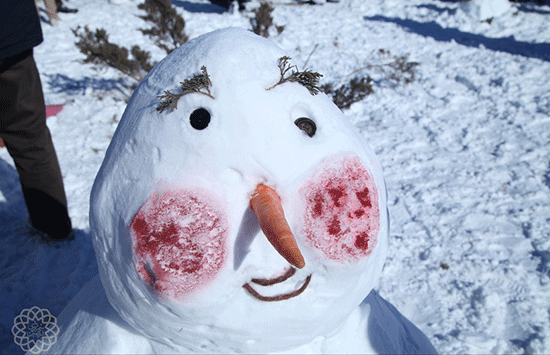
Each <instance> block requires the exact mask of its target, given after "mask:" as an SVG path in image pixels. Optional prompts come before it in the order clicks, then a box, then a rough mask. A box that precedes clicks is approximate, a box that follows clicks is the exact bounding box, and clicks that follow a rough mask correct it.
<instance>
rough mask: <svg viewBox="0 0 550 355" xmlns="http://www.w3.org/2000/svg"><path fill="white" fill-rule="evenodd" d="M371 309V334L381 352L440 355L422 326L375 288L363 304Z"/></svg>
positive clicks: (370, 336) (371, 340) (374, 345)
mask: <svg viewBox="0 0 550 355" xmlns="http://www.w3.org/2000/svg"><path fill="white" fill-rule="evenodd" d="M360 307H361V309H362V310H363V312H365V311H366V312H368V322H367V336H368V339H369V342H370V344H371V346H372V348H373V349H374V350H375V351H376V352H377V353H379V354H437V351H436V350H435V348H434V347H433V345H432V343H431V342H430V340H428V338H427V337H426V335H425V334H424V333H422V331H420V329H418V328H417V327H416V326H415V325H414V324H413V323H412V322H411V321H409V320H408V319H407V318H405V316H403V315H402V314H401V313H400V312H399V311H398V310H397V309H396V308H395V307H394V306H393V305H392V304H391V303H389V302H388V301H386V300H385V299H384V298H382V296H380V295H379V294H378V292H376V291H375V290H372V291H371V293H370V294H369V295H368V297H367V298H365V300H364V301H363V303H362V304H361V306H360Z"/></svg>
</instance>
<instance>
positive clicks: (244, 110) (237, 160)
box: [52, 29, 433, 353]
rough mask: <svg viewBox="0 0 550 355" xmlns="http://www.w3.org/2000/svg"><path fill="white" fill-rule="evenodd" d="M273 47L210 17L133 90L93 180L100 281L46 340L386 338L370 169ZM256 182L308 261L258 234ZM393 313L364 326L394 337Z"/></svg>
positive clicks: (169, 343)
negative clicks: (206, 26) (292, 259)
mask: <svg viewBox="0 0 550 355" xmlns="http://www.w3.org/2000/svg"><path fill="white" fill-rule="evenodd" d="M283 58H285V57H284V53H283V52H282V51H281V49H280V48H278V47H277V46H275V45H274V44H272V43H271V42H270V41H268V40H266V39H264V38H261V37H258V36H256V35H254V34H252V33H250V32H247V31H244V30H240V29H225V30H220V31H216V32H213V33H210V34H207V35H204V36H201V37H199V38H197V39H195V40H193V41H190V42H188V43H187V44H185V45H184V46H182V47H180V48H179V49H178V50H176V51H174V52H173V53H172V54H171V55H169V56H168V57H167V58H165V59H164V60H163V61H162V62H161V63H159V64H158V65H157V66H156V67H155V68H154V69H153V70H152V71H151V73H149V75H148V76H147V77H146V78H145V79H144V81H143V82H142V83H141V84H140V86H139V87H138V88H137V89H136V91H135V93H134V95H133V96H132V99H131V100H130V102H129V104H128V107H127V109H126V111H125V113H124V116H123V118H122V120H121V122H120V124H119V127H118V128H117V131H116V133H115V135H114V137H113V141H112V143H111V145H110V147H109V149H108V151H107V154H106V158H105V160H104V162H103V165H102V167H101V169H100V172H99V173H98V176H97V178H96V181H95V183H94V187H93V189H92V197H91V206H90V223H91V227H92V231H93V238H94V248H95V250H96V256H97V259H98V266H99V271H100V277H101V284H102V286H103V287H102V288H101V287H98V285H99V281H98V280H95V281H94V280H93V281H92V282H91V283H90V284H88V286H86V289H87V290H88V291H83V292H81V296H80V298H79V297H77V298H76V299H75V301H74V302H73V303H72V305H69V306H68V307H67V310H66V311H64V315H63V317H60V318H63V319H64V320H63V322H65V325H63V326H62V328H63V327H64V328H65V329H66V330H65V333H64V334H63V335H62V337H61V338H60V340H59V341H58V343H57V344H55V345H54V348H52V351H54V350H55V351H57V352H64V351H68V350H71V351H72V352H78V349H83V351H85V350H86V348H87V352H90V351H92V349H93V350H94V351H98V352H104V353H108V352H118V353H120V352H128V353H135V352H145V353H150V352H155V353H162V352H167V353H170V352H172V353H173V352H186V353H189V352H197V353H204V352H207V353H239V352H245V353H268V352H270V353H275V352H293V351H294V352H342V351H344V352H351V353H354V352H356V353H371V352H384V351H387V350H388V348H387V347H386V349H384V347H383V346H380V344H379V343H376V342H375V343H374V345H373V342H372V341H371V338H372V337H369V335H368V334H369V331H368V329H369V328H370V327H371V325H372V324H378V323H376V320H375V319H373V318H372V314H379V313H380V312H379V310H380V309H382V308H384V307H381V306H380V305H381V304H383V305H385V303H384V302H385V301H383V300H382V299H381V298H380V297H379V296H378V295H377V294H376V293H375V292H373V293H371V291H372V289H373V287H374V286H375V285H376V283H377V281H378V276H379V275H380V273H381V270H382V267H383V263H384V259H385V255H386V250H387V237H388V235H387V234H388V219H387V211H386V194H385V186H384V181H383V177H382V171H381V168H380V166H379V164H378V161H377V159H376V157H375V155H374V153H373V152H372V150H371V149H370V148H369V147H368V145H367V144H366V143H365V142H364V140H363V138H362V137H361V136H360V135H359V134H357V133H356V132H355V130H354V129H353V127H352V126H351V125H350V124H349V123H348V122H347V121H346V120H345V119H344V117H343V115H342V113H341V112H340V110H339V109H338V108H337V107H336V106H335V105H334V104H333V103H332V102H331V101H330V99H329V98H327V97H326V96H325V95H324V94H321V93H319V94H316V95H314V94H315V92H312V90H310V89H311V88H310V87H305V86H304V85H302V84H304V83H303V82H302V83H301V82H300V80H298V81H292V80H285V79H287V78H288V75H289V73H292V71H290V70H289V71H284V70H283V68H284V66H283V63H284V59H283ZM201 72H202V74H201ZM201 75H202V76H201ZM195 79H196V80H195ZM185 82H187V83H188V84H189V83H195V84H196V83H202V84H201V85H202V86H201V85H198V86H196V88H194V89H192V90H188V91H185V90H186V88H188V86H185V85H182V84H181V83H185ZM178 90H179V91H178ZM167 91H168V92H167ZM163 93H164V96H163V98H164V99H165V100H166V101H165V103H168V101H170V100H171V101H170V102H169V105H168V104H166V105H165V107H164V109H162V107H161V106H159V101H160V100H159V96H160V95H163ZM167 98H169V99H170V100H168V99H167ZM304 119H305V120H306V122H309V123H310V124H311V122H313V124H314V126H315V130H314V134H311V131H308V132H307V133H308V134H306V132H305V130H304V129H303V127H299V125H298V122H303V120H304ZM309 128H311V126H309ZM260 185H262V186H268V187H269V189H271V190H272V191H275V193H276V195H277V196H278V198H279V199H280V205H281V207H282V209H283V210H284V215H285V216H286V221H287V224H288V226H289V227H290V229H291V230H292V232H293V234H294V237H295V241H296V243H297V246H298V247H299V249H300V251H301V254H302V255H303V259H304V260H305V266H304V265H299V266H298V267H294V266H293V265H291V264H289V261H287V260H288V258H287V257H286V256H285V254H284V253H280V252H277V251H276V250H275V248H274V247H273V245H272V243H271V244H270V241H268V239H267V238H266V236H265V235H266V234H268V232H267V231H266V230H264V229H262V228H263V227H261V226H260V223H258V220H257V219H256V215H255V213H256V210H254V211H253V210H252V209H251V202H250V201H251V196H254V191H255V189H256V188H257V187H258V186H260ZM92 290H95V291H94V292H96V297H94V299H95V300H96V304H97V302H99V303H101V304H104V305H106V306H105V307H103V309H105V311H104V312H105V314H102V315H98V313H100V312H98V311H97V310H96V311H93V309H94V300H93V299H90V298H89V297H88V296H86V294H89V293H90V292H92ZM369 293H370V296H369V298H366V297H367V295H369ZM97 300H108V302H103V301H97ZM373 305H374V306H373ZM373 307H374V309H375V310H377V311H373ZM95 308H97V307H95ZM389 313H392V312H389ZM394 315H395V316H394V318H392V319H395V322H394V323H393V325H390V323H391V322H389V321H388V322H386V326H384V327H378V328H377V329H385V331H387V332H389V333H388V334H392V335H391V336H390V335H388V336H386V337H385V339H388V340H390V341H395V342H397V343H399V342H400V341H401V340H399V337H400V336H402V335H403V334H404V333H400V332H398V331H392V330H391V329H397V328H398V327H397V328H396V325H397V324H404V323H406V322H404V318H403V317H402V316H400V315H399V313H398V312H396V313H395V312H394ZM390 318H391V317H390ZM373 322H374V323H373ZM75 324H81V325H83V324H85V325H86V327H87V328H86V327H84V328H86V329H87V330H78V329H76V327H75ZM388 325H390V326H388ZM407 326H409V325H408V323H407ZM410 326H411V327H412V328H411V329H413V328H414V329H416V328H415V327H414V326H413V325H412V324H410ZM372 327H373V329H374V328H376V327H375V326H372ZM80 328H82V329H84V328H83V327H80ZM388 329H390V330H388ZM407 329H408V328H407ZM416 331H417V330H416ZM378 332H380V330H378ZM407 332H408V330H407ZM407 332H406V333H407ZM417 332H418V331H417ZM86 333H87V334H88V335H86ZM408 333H410V332H408ZM413 333H414V332H413ZM418 333H419V332H418ZM109 334H110V335H109ZM380 334H382V333H380ZM419 334H420V335H421V333H419ZM102 337H103V338H104V339H105V338H109V337H112V339H111V341H103V342H98V341H96V340H98V339H101V338H102ZM392 337H393V338H392ZM422 337H423V335H422V336H419V338H418V339H421V340H419V342H420V343H422V344H424V343H425V344H428V345H429V342H428V341H427V339H425V337H424V338H422ZM392 339H393V340H392ZM68 343H79V344H80V345H77V346H76V345H73V347H72V348H71V347H70V346H69V345H67V344H68ZM109 344H111V345H109ZM113 344H114V345H113ZM426 346H427V345H426ZM121 347H122V348H121ZM420 347H422V346H420ZM430 347H431V345H430ZM412 348H414V347H412ZM396 349H397V350H398V348H393V350H396ZM426 349H427V348H424V349H422V350H423V352H426V351H427V350H426ZM432 350H433V348H429V352H431V351H432ZM94 351H92V352H94ZM85 352H86V351H85Z"/></svg>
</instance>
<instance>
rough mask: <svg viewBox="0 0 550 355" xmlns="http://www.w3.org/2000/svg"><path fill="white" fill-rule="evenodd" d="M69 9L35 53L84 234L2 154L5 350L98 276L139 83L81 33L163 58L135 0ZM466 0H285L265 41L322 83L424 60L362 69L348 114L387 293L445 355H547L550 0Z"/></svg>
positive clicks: (199, 14) (209, 15) (213, 20)
mask: <svg viewBox="0 0 550 355" xmlns="http://www.w3.org/2000/svg"><path fill="white" fill-rule="evenodd" d="M492 3H494V4H497V5H498V3H499V2H498V1H492ZM66 4H67V6H71V7H75V8H78V9H79V12H78V13H77V14H61V21H60V23H59V26H58V27H51V26H49V25H48V23H47V19H46V16H45V13H44V11H43V10H41V13H42V17H43V18H44V21H43V30H44V35H45V42H44V43H43V44H42V45H40V46H39V47H37V48H36V49H35V58H36V61H37V65H38V68H39V70H40V73H41V78H42V81H43V86H44V92H45V98H46V102H47V103H49V104H58V103H65V108H64V109H63V111H61V112H60V113H59V114H58V115H57V116H54V117H51V118H49V119H48V125H49V127H50V129H51V131H52V136H53V140H54V144H55V146H56V149H57V153H58V156H59V160H60V164H61V168H62V171H63V175H64V181H65V187H66V191H67V195H68V201H69V209H70V215H71V217H72V221H73V225H74V227H75V228H76V230H77V236H76V239H75V240H74V241H72V242H69V243H61V244H59V245H57V246H53V245H48V244H44V243H41V242H39V241H38V240H37V239H36V238H35V237H31V236H30V235H29V234H28V232H27V230H26V227H25V226H26V223H27V214H26V209H25V205H24V201H23V197H22V194H21V190H20V187H19V183H18V177H17V173H16V172H15V169H14V167H13V162H12V160H11V158H10V157H9V155H8V154H7V152H6V150H5V149H2V150H0V171H1V173H2V179H1V180H0V210H1V213H0V238H1V239H2V244H1V248H2V255H3V258H2V260H1V261H0V263H1V267H2V275H3V277H2V278H1V281H0V283H1V287H0V294H1V297H2V300H3V302H2V306H1V307H2V311H1V312H0V313H1V320H2V321H1V325H2V338H1V343H0V344H1V348H2V349H4V351H5V352H7V353H20V352H21V350H20V348H19V347H18V346H17V345H16V344H15V343H14V339H13V335H12V334H11V328H12V326H13V320H14V318H15V317H16V316H17V315H19V314H20V312H21V311H22V310H23V309H28V308H31V307H33V306H38V307H40V308H45V309H48V310H49V311H50V312H51V313H52V314H53V315H55V316H57V315H59V314H60V312H61V311H62V309H63V308H64V307H65V306H66V305H67V304H68V302H69V301H70V300H71V299H72V298H73V297H74V296H75V295H76V293H77V292H78V291H79V290H80V288H81V287H82V286H83V285H84V284H85V283H86V282H87V281H89V280H91V279H92V278H93V277H94V276H95V275H97V272H98V269H97V264H96V259H95V255H94V251H93V248H92V241H91V234H90V227H89V221H88V211H89V196H90V191H91V186H92V182H93V180H94V178H95V176H96V174H97V172H98V170H99V167H100V165H101V162H102V161H103V158H104V157H105V152H106V148H107V146H108V145H109V143H110V141H111V138H112V136H113V134H114V131H115V128H116V127H117V124H118V121H119V120H120V117H121V115H122V113H123V111H124V109H125V107H126V102H125V97H126V96H127V95H128V94H129V90H128V89H127V88H126V87H127V85H126V86H125V85H124V84H125V83H131V82H130V80H129V79H125V78H123V77H122V76H121V75H120V74H119V73H118V72H116V71H115V70H113V69H105V68H95V67H94V66H92V65H84V64H82V63H81V60H82V59H83V58H84V56H83V55H82V54H81V53H80V52H79V51H78V49H77V48H76V46H75V45H74V42H75V37H74V35H73V33H72V31H71V29H74V28H76V27H77V26H85V25H87V26H89V27H90V28H91V29H95V28H105V30H106V31H107V33H109V35H110V40H111V41H113V42H115V43H117V44H119V45H123V46H126V47H128V48H130V47H131V46H133V45H139V46H140V47H142V48H143V49H146V50H149V51H151V53H152V57H153V59H154V60H155V61H160V60H161V59H162V58H163V57H164V56H165V53H164V51H162V50H160V49H159V48H158V47H156V46H155V45H154V43H153V42H152V40H151V39H149V38H148V37H145V36H143V35H142V33H141V32H140V31H139V29H141V28H147V27H148V26H149V25H148V24H147V23H146V22H144V21H143V20H141V19H140V18H139V17H137V16H138V15H140V14H143V13H142V12H141V11H140V10H138V9H137V4H138V2H137V1H130V0H129V1H126V2H120V4H117V2H112V3H109V2H107V1H103V0H88V1H84V0H71V1H69V0H67V1H66ZM173 4H174V5H175V6H176V8H177V10H178V12H179V13H180V14H181V15H182V16H183V17H184V19H185V20H186V33H187V34H188V35H189V36H190V37H191V38H195V37H198V36H199V35H202V34H204V33H207V32H210V31H213V30H216V29H220V28H225V27H229V26H233V27H241V28H245V29H249V28H251V26H250V22H249V17H251V16H252V15H251V13H249V12H244V13H238V12H223V11H222V9H221V8H219V7H216V6H213V5H210V4H209V3H208V2H207V1H199V0H187V1H173ZM257 5H258V3H257V2H252V3H251V4H249V5H248V6H249V9H251V8H253V7H255V6H257ZM462 5H463V4H460V3H459V2H456V1H442V0H441V1H437V0H434V1H428V0H409V1H397V0H380V1H372V2H371V1H369V2H366V1H363V0H340V2H339V3H325V4H323V5H302V6H297V5H294V4H293V3H292V2H291V1H277V2H274V3H273V6H274V8H275V10H274V12H273V18H274V22H275V24H277V25H284V26H285V28H284V31H283V32H282V33H281V34H277V31H275V30H273V31H272V33H271V37H270V39H271V40H273V41H274V42H275V43H276V44H278V46H279V47H281V48H283V49H284V51H285V53H289V54H290V56H291V57H292V60H293V62H294V63H297V64H298V66H299V67H301V68H302V66H304V67H308V68H311V69H313V70H315V71H318V72H321V73H322V74H323V75H324V77H323V79H322V82H327V83H328V82H332V83H336V82H346V81H348V80H349V79H350V74H351V73H353V72H355V71H357V70H358V69H361V68H365V67H366V66H367V65H368V64H371V63H372V62H374V61H376V60H379V59H378V56H377V53H378V51H379V50H380V49H385V50H388V51H390V52H391V53H392V54H395V55H399V56H401V55H404V54H410V56H409V60H411V61H415V62H418V63H420V65H419V66H417V67H416V68H415V72H416V76H415V79H414V81H413V82H412V83H410V84H408V85H404V84H399V85H397V84H395V83H394V82H392V81H389V80H387V79H386V78H385V77H384V75H382V74H380V72H377V71H375V70H367V69H364V70H360V71H359V72H358V74H359V75H361V74H365V75H366V74H369V75H371V76H373V78H374V79H375V81H374V84H375V85H374V93H373V94H372V95H370V96H368V97H366V98H365V99H364V100H362V101H360V102H358V103H355V104H353V105H352V106H351V108H350V109H348V110H346V111H344V115H345V116H346V117H347V118H348V119H349V120H350V121H351V122H352V123H353V125H355V127H356V128H357V129H359V131H360V132H362V133H363V134H364V136H365V137H368V143H369V145H370V146H371V147H373V148H374V151H375V153H376V154H377V156H378V158H379V159H380V161H381V165H382V167H383V171H384V176H385V179H386V185H387V188H388V196H389V197H388V207H389V212H390V221H391V222H390V238H389V251H388V259H387V260H386V263H385V267H384V270H383V272H382V275H381V281H380V284H379V287H378V292H379V293H380V294H381V295H382V296H383V297H384V298H386V299H387V300H389V301H390V302H391V303H392V304H393V305H394V306H395V307H396V308H397V309H398V310H399V311H400V312H401V313H403V314H404V315H405V316H406V317H407V318H408V319H410V320H411V321H412V322H413V323H414V324H416V325H417V326H418V327H419V328H420V329H421V330H422V331H423V332H424V333H425V334H426V335H427V336H428V338H429V339H430V340H431V341H432V343H433V344H434V346H435V348H436V349H437V350H438V351H439V352H441V353H548V352H550V319H549V317H548V314H549V311H550V299H549V298H548V295H549V294H550V286H549V285H550V283H549V281H550V280H549V277H550V271H549V270H550V265H549V263H550V238H549V237H550V227H549V221H550V160H549V158H548V157H549V156H550V117H549V115H550V82H549V81H548V77H549V76H550V64H549V62H550V43H548V41H549V39H550V26H548V16H549V15H550V6H549V5H548V4H546V5H543V6H535V5H532V4H526V5H525V4H524V5H517V4H514V5H513V6H510V7H509V8H508V9H507V10H505V11H504V10H503V7H502V6H496V7H495V10H494V11H495V13H494V16H492V17H489V18H487V19H480V18H479V16H481V15H480V13H479V11H473V10H471V8H465V7H464V6H462ZM501 5H502V4H501ZM507 5H510V4H507ZM41 6H42V5H41ZM478 10H480V9H478ZM484 11H485V10H484Z"/></svg>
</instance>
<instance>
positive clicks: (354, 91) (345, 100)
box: [321, 76, 374, 110]
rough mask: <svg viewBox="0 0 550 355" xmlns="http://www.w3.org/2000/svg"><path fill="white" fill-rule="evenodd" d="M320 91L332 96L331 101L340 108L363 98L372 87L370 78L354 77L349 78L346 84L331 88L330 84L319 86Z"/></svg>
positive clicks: (343, 108)
mask: <svg viewBox="0 0 550 355" xmlns="http://www.w3.org/2000/svg"><path fill="white" fill-rule="evenodd" d="M321 91H323V92H324V93H325V94H327V95H328V96H330V97H331V98H332V101H333V102H334V103H335V104H336V106H338V107H339V108H340V109H341V110H345V109H348V108H350V106H351V105H352V104H353V103H354V102H358V101H361V100H363V99H364V98H365V97H367V96H368V95H370V94H372V93H373V92H374V89H373V88H372V78H371V77H370V76H367V77H362V78H359V77H356V78H353V79H351V80H350V81H349V82H348V83H347V84H344V85H341V86H339V87H337V88H333V87H332V86H331V85H330V84H325V85H323V86H321Z"/></svg>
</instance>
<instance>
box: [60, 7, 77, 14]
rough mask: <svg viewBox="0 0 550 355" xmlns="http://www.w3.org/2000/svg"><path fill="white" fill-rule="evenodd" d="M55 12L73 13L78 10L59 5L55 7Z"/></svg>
mask: <svg viewBox="0 0 550 355" xmlns="http://www.w3.org/2000/svg"><path fill="white" fill-rule="evenodd" d="M57 12H64V13H66V14H74V13H75V12H78V10H77V9H69V8H68V7H66V6H59V7H58V8H57Z"/></svg>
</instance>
